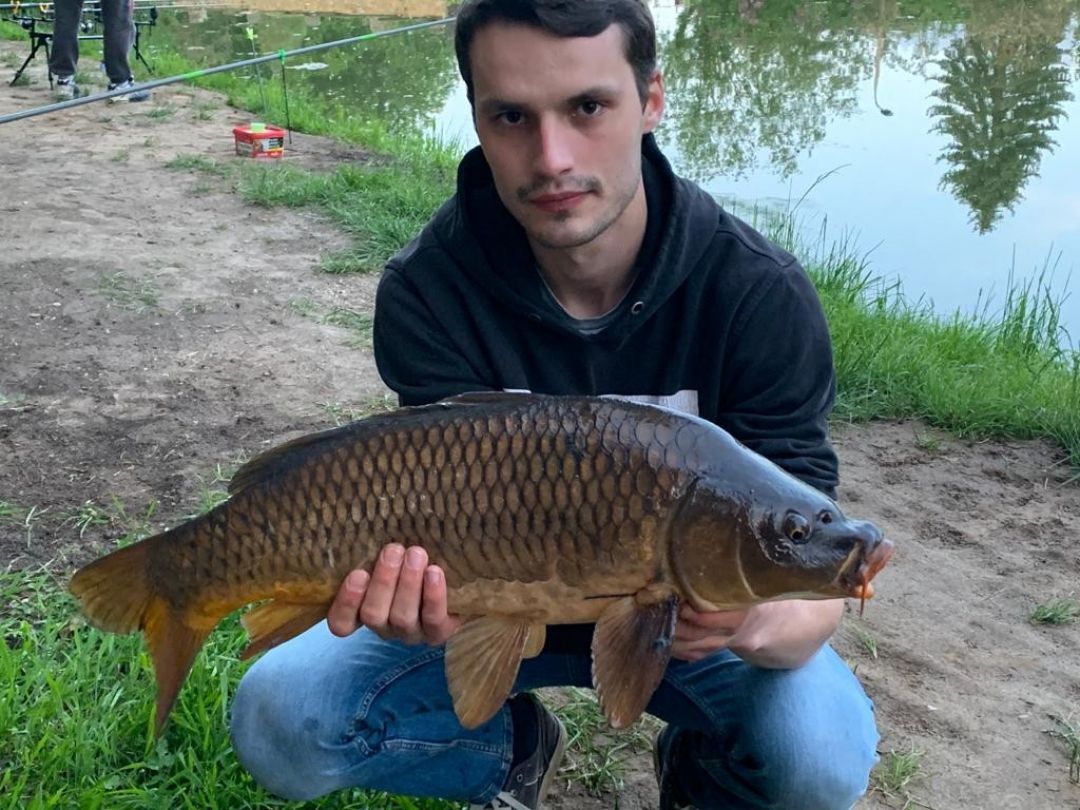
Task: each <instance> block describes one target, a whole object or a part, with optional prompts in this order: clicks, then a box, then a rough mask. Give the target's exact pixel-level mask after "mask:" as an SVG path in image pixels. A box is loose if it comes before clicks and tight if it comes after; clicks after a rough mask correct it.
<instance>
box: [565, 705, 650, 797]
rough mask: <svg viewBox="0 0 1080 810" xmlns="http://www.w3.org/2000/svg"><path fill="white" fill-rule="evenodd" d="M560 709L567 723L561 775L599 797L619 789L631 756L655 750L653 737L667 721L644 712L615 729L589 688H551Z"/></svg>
mask: <svg viewBox="0 0 1080 810" xmlns="http://www.w3.org/2000/svg"><path fill="white" fill-rule="evenodd" d="M550 692H551V693H552V694H554V699H553V700H550V701H549V703H550V704H551V705H552V706H553V707H555V708H556V710H557V711H558V714H559V717H560V718H562V720H563V722H564V723H565V724H566V730H567V735H568V742H567V746H568V747H567V754H566V759H565V760H564V761H563V765H562V768H561V769H560V771H559V775H560V776H562V777H565V778H568V779H572V780H574V781H575V782H578V783H580V784H581V785H582V786H583V787H584V788H585V789H586V790H588V791H589V792H590V793H593V794H595V795H597V796H599V795H601V794H603V793H608V792H611V791H615V790H618V789H619V788H621V787H622V780H623V777H624V775H625V774H626V763H627V760H629V759H630V757H631V756H633V755H635V754H640V753H642V752H645V751H650V750H652V743H653V739H654V738H655V737H656V734H657V732H659V730H660V729H661V728H662V727H663V724H662V723H661V722H660V721H659V720H657V719H655V718H653V717H651V716H649V715H644V716H643V717H642V719H641V720H640V721H638V722H637V723H636V724H634V725H633V726H632V727H630V728H629V729H626V730H625V731H619V732H615V731H612V729H611V727H610V726H609V725H608V722H607V720H606V719H605V718H604V715H603V714H602V713H601V712H600V707H599V705H598V704H597V702H596V695H595V694H594V693H593V691H592V690H589V689H577V688H568V689H564V690H562V689H561V690H550Z"/></svg>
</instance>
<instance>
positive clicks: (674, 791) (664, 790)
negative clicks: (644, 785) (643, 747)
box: [653, 726, 694, 810]
mask: <svg viewBox="0 0 1080 810" xmlns="http://www.w3.org/2000/svg"><path fill="white" fill-rule="evenodd" d="M674 737H675V729H673V728H672V727H671V726H664V729H663V730H662V731H661V732H660V733H659V734H658V735H656V742H655V743H653V772H654V773H656V784H657V786H658V787H659V788H660V810H694V806H693V805H692V804H690V802H689V801H688V800H687V799H686V797H685V796H683V793H682V791H681V790H680V789H679V786H678V785H677V784H676V783H675V774H674V773H672V769H671V767H670V765H669V763H670V762H671V759H672V756H671V746H672V745H673V743H674Z"/></svg>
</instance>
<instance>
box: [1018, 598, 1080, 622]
mask: <svg viewBox="0 0 1080 810" xmlns="http://www.w3.org/2000/svg"><path fill="white" fill-rule="evenodd" d="M1029 618H1030V619H1031V621H1032V622H1034V623H1035V624H1069V623H1070V622H1075V621H1076V620H1077V619H1080V602H1077V601H1076V600H1075V599H1051V600H1050V601H1049V602H1044V603H1043V604H1041V605H1039V606H1038V607H1036V608H1035V610H1033V611H1032V612H1031V616H1030V617H1029Z"/></svg>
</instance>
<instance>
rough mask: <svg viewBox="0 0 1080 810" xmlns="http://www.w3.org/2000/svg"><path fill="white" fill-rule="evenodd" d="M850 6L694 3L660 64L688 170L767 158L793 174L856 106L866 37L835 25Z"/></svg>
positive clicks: (743, 169)
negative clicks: (803, 157)
mask: <svg viewBox="0 0 1080 810" xmlns="http://www.w3.org/2000/svg"><path fill="white" fill-rule="evenodd" d="M846 5H847V4H836V3H832V4H825V3H815V4H812V5H810V4H806V3H802V2H797V1H796V0H781V1H780V2H766V0H756V2H750V1H749V0H688V2H687V3H686V4H685V8H683V10H682V11H681V13H680V14H679V16H678V19H677V21H676V24H675V29H674V31H673V32H672V33H670V34H664V33H661V43H660V60H661V65H662V66H663V68H664V75H665V79H666V83H667V92H668V114H667V123H666V125H665V126H666V129H665V133H666V135H667V136H668V137H672V136H673V137H674V140H675V141H676V143H677V144H678V148H679V152H680V155H681V158H682V160H681V169H682V171H683V173H684V174H686V175H688V176H690V177H693V178H694V179H697V180H704V179H707V178H709V177H712V176H715V175H717V174H721V173H722V174H724V175H727V176H729V177H740V176H743V175H745V174H746V173H747V172H749V171H750V170H751V169H753V168H755V167H756V166H758V165H759V164H760V163H763V162H764V163H766V164H768V165H770V166H771V167H772V168H773V170H774V171H777V172H779V173H780V174H782V175H784V176H787V175H790V174H792V173H794V172H795V171H796V169H797V167H798V159H799V157H800V156H801V155H802V154H804V153H805V152H807V151H808V150H810V149H812V148H813V146H814V145H815V144H816V143H818V142H819V141H820V140H821V139H822V138H823V137H825V132H826V125H827V124H828V123H829V121H830V120H833V119H836V118H845V117H847V116H849V115H851V114H852V113H853V112H854V111H855V110H856V109H857V104H856V88H857V86H858V84H859V80H860V78H861V77H862V76H863V75H865V73H866V70H867V68H868V66H869V60H868V54H867V52H866V51H867V49H866V42H865V38H864V37H863V36H861V35H860V34H859V33H858V32H856V31H854V30H852V29H850V28H848V27H846V26H843V25H837V22H838V20H837V15H838V14H840V13H842V12H843V10H844V7H846Z"/></svg>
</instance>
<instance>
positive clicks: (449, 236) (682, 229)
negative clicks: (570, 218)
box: [429, 134, 721, 344]
mask: <svg viewBox="0 0 1080 810" xmlns="http://www.w3.org/2000/svg"><path fill="white" fill-rule="evenodd" d="M642 176H643V182H644V183H645V193H646V200H647V206H648V225H647V227H646V235H645V240H644V242H643V243H642V248H641V252H640V254H639V255H638V258H637V261H636V267H635V278H634V282H633V284H632V286H631V288H630V291H629V292H628V293H627V295H626V296H625V297H624V298H623V300H622V301H621V302H620V303H619V304H618V305H617V306H616V307H615V309H614V310H613V311H612V313H611V315H610V318H609V321H608V324H607V325H606V327H605V328H604V329H602V330H601V331H599V332H597V333H595V334H593V335H588V336H586V335H581V333H580V330H579V322H578V321H576V320H575V319H574V318H572V317H571V316H570V315H569V314H567V313H566V311H565V310H563V308H562V307H560V306H559V305H558V304H557V302H555V301H554V300H553V299H552V297H551V296H550V294H548V293H547V291H546V290H545V287H544V282H543V279H542V278H541V276H540V273H539V271H538V269H537V266H536V259H535V258H534V256H533V254H532V250H531V249H530V247H529V242H528V239H527V237H526V235H525V231H524V229H523V228H522V227H521V225H519V224H518V222H517V220H515V219H514V218H513V216H512V215H511V214H510V212H509V211H508V210H507V209H506V207H505V206H504V205H503V204H502V201H501V200H500V199H499V195H498V192H497V191H496V189H495V181H494V178H493V177H492V174H491V168H490V167H489V166H488V163H487V160H486V159H485V158H484V153H483V151H482V150H481V149H480V147H476V148H474V149H472V150H471V151H470V152H469V153H468V154H467V155H465V157H464V158H463V159H462V161H461V164H460V165H459V167H458V176H457V193H456V194H455V196H454V197H453V198H452V199H451V200H450V201H449V202H448V203H447V204H446V205H445V206H443V208H442V209H441V210H440V211H439V212H438V214H436V216H435V218H434V219H433V220H432V222H431V224H430V226H429V227H430V235H431V236H433V237H434V238H435V240H436V241H437V242H438V243H439V245H440V247H441V248H442V249H443V250H445V251H446V252H447V253H449V254H450V255H451V256H453V258H454V260H455V262H456V264H457V265H458V266H459V267H460V268H461V270H462V271H463V272H465V273H467V274H468V275H470V276H471V277H472V278H473V280H474V281H475V283H476V284H478V285H480V287H481V288H482V289H485V290H487V291H488V292H489V293H490V294H491V295H493V296H494V297H496V298H497V299H499V300H500V301H502V302H503V303H504V304H505V305H506V306H508V307H510V308H511V309H512V310H514V311H515V312H517V313H519V314H520V315H521V316H522V317H524V318H527V319H528V320H530V321H531V322H533V323H534V324H536V325H538V326H539V325H543V326H546V327H547V328H550V329H556V330H560V331H566V332H570V333H573V334H575V335H577V336H578V337H580V338H581V339H583V340H597V341H602V342H605V343H606V342H609V341H611V342H614V343H616V344H619V343H622V342H623V341H624V340H626V338H627V337H629V336H630V335H631V334H633V332H634V330H635V329H636V328H637V327H638V326H639V325H640V324H642V323H644V322H646V321H647V320H648V319H649V316H650V315H652V314H653V313H655V312H656V310H657V309H659V308H660V307H661V306H663V304H664V302H665V301H667V299H668V298H669V297H670V296H671V295H672V293H673V292H674V291H675V290H677V289H678V288H679V286H680V285H681V284H683V283H684V282H685V281H686V279H687V277H688V276H690V275H691V274H692V273H693V272H694V268H695V267H696V266H697V264H698V262H700V261H701V260H702V259H703V257H704V256H705V255H706V254H707V252H708V251H709V248H710V240H706V239H701V238H700V234H702V233H709V232H713V231H715V230H716V226H717V224H718V222H719V219H720V214H721V209H720V207H719V206H718V205H717V204H716V202H715V201H714V200H713V199H712V197H711V196H709V195H708V194H706V193H705V192H703V191H702V190H701V189H699V188H698V187H697V186H696V185H694V184H692V183H689V182H687V181H685V180H683V179H682V178H679V177H677V176H676V175H675V174H674V172H673V171H672V169H671V165H670V164H669V163H668V161H667V159H666V158H665V157H664V156H663V155H662V154H661V152H660V150H659V148H658V147H657V145H656V140H655V138H654V137H653V136H652V135H651V134H648V135H646V136H645V137H644V138H642ZM691 233H696V234H698V235H699V237H698V238H697V239H691V238H689V234H691Z"/></svg>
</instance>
